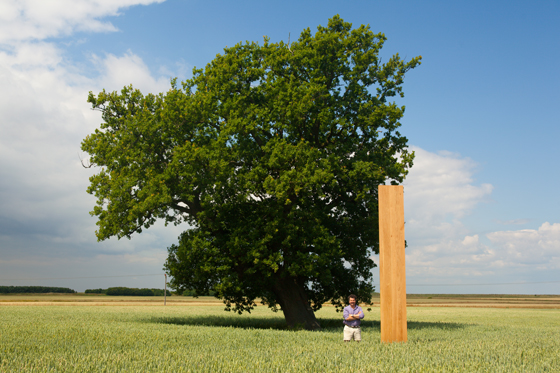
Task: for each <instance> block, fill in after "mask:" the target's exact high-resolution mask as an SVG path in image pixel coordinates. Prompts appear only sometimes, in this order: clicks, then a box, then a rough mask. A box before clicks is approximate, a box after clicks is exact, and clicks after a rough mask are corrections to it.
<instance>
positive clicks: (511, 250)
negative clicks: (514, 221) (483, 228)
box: [486, 222, 560, 269]
mask: <svg viewBox="0 0 560 373" xmlns="http://www.w3.org/2000/svg"><path fill="white" fill-rule="evenodd" d="M486 236H487V237H488V239H489V240H490V241H491V242H492V244H493V246H495V247H496V248H498V249H499V250H500V253H501V254H502V255H501V260H502V261H503V262H504V265H509V266H537V267H538V268H539V269H560V223H554V224H550V223H548V222H546V223H544V224H542V225H541V226H540V227H539V228H538V229H521V230H515V231H499V232H492V233H488V234H487V235H486Z"/></svg>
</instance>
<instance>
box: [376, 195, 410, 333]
mask: <svg viewBox="0 0 560 373" xmlns="http://www.w3.org/2000/svg"><path fill="white" fill-rule="evenodd" d="M378 202H379V274H380V285H381V288H380V297H381V299H380V303H381V304H380V308H381V341H382V342H406V341H407V339H408V335H407V327H406V271H405V252H404V198H403V187H402V186H401V185H379V189H378Z"/></svg>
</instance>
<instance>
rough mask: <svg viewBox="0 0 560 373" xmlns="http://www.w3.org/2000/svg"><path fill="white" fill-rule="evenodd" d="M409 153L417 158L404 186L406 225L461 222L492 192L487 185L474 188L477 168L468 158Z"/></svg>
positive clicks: (448, 153) (452, 154) (417, 151)
mask: <svg viewBox="0 0 560 373" xmlns="http://www.w3.org/2000/svg"><path fill="white" fill-rule="evenodd" d="M412 150H414V152H415V153H416V158H415V160H414V166H413V167H412V169H411V170H410V173H409V174H408V176H407V178H406V180H405V183H404V186H405V193H406V194H405V198H406V203H407V205H408V206H407V207H408V210H407V211H410V215H408V216H409V218H408V219H407V220H408V221H410V220H413V221H420V220H442V219H443V218H447V217H452V218H461V217H463V216H464V215H465V214H467V213H468V212H469V211H471V210H472V209H473V208H474V207H475V206H476V205H477V204H478V203H480V202H481V201H483V200H484V199H485V198H486V197H487V196H488V195H490V193H491V192H492V189H493V187H492V185H490V184H481V185H480V186H475V185H473V173H474V170H475V169H476V164H475V163H474V162H473V161H472V160H470V159H469V158H461V157H460V156H459V155H458V154H454V153H451V152H443V151H442V152H439V153H438V154H435V153H431V152H428V151H426V150H424V149H421V148H419V147H412Z"/></svg>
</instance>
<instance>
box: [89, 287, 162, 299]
mask: <svg viewBox="0 0 560 373" xmlns="http://www.w3.org/2000/svg"><path fill="white" fill-rule="evenodd" d="M86 293H87V294H107V295H136V296H147V297H149V296H158V295H163V290H162V289H147V288H143V289H136V288H125V287H114V288H108V289H87V290H86ZM167 295H171V292H170V291H169V290H167Z"/></svg>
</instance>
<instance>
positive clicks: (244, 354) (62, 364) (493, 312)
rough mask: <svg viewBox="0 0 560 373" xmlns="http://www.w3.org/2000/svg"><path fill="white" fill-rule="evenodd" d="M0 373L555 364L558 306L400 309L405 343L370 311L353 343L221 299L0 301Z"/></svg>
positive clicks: (335, 323)
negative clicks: (386, 336)
mask: <svg viewBox="0 0 560 373" xmlns="http://www.w3.org/2000/svg"><path fill="white" fill-rule="evenodd" d="M0 315H1V317H0V372H16V371H37V372H43V371H75V372H87V371H91V372H94V371H95V372H97V371H101V372H116V371H119V372H144V371H152V372H181V371H185V372H188V371H193V372H200V371H202V372H204V371H208V372H210V371H212V372H214V371H217V372H220V371H221V372H230V371H265V372H268V371H279V372H304V371H317V372H325V371H327V372H328V371H333V372H335V371H341V370H348V369H349V370H352V371H364V372H375V371H416V372H422V371H426V372H433V371H445V372H449V371H464V372H475V371H478V372H483V371H484V372H487V371H493V372H499V371H504V372H506V371H507V372H510V371H519V372H531V371H535V372H542V371H550V372H555V371H560V352H559V351H560V338H559V330H560V312H559V311H558V310H530V309H473V308H424V307H423V308H409V309H408V320H409V329H408V336H409V341H408V343H405V344H400V343H396V344H382V343H380V329H379V328H380V324H379V309H378V308H373V310H372V311H371V312H367V311H366V319H365V323H364V327H363V330H362V337H363V341H362V342H361V343H359V344H358V343H348V344H344V343H343V342H342V323H341V315H340V314H337V313H336V312H334V309H333V308H325V309H323V310H321V311H319V312H318V317H319V318H320V321H321V324H322V325H323V327H324V328H323V330H322V331H319V332H308V331H293V330H288V329H287V328H286V324H285V322H284V320H283V317H282V315H281V314H275V313H272V312H271V311H270V310H268V309H267V308H266V307H258V308H257V309H256V310H255V312H253V313H252V314H250V315H247V314H246V315H236V314H231V313H227V312H224V311H223V307H222V306H199V307H194V306H191V307H181V306H175V307H169V306H168V307H163V306H66V307H62V306H48V307H33V306H5V307H0Z"/></svg>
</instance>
